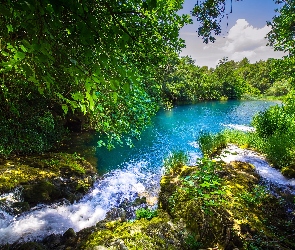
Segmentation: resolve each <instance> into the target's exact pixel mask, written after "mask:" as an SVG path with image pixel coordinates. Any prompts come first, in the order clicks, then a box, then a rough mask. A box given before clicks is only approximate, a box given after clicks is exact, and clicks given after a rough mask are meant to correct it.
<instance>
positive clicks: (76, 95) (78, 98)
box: [72, 92, 84, 101]
mask: <svg viewBox="0 0 295 250" xmlns="http://www.w3.org/2000/svg"><path fill="white" fill-rule="evenodd" d="M72 98H73V99H74V100H75V101H83V100H84V95H83V94H82V93H80V92H76V93H73V94H72Z"/></svg>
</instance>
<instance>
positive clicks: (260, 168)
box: [221, 145, 295, 188]
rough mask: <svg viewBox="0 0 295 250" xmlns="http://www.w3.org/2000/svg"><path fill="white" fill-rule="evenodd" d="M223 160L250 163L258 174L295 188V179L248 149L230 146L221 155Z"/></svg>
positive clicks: (276, 182) (271, 180)
mask: <svg viewBox="0 0 295 250" xmlns="http://www.w3.org/2000/svg"><path fill="white" fill-rule="evenodd" d="M221 159H222V160H223V161H225V162H227V163H229V162H231V161H242V162H248V163H251V164H253V165H254V166H255V168H256V171H257V173H258V174H259V175H260V176H261V177H262V178H265V179H266V180H267V181H270V182H272V183H274V184H279V185H284V186H289V187H293V188H295V179H288V178H286V177H285V176H283V175H282V173H281V172H280V171H279V170H277V169H275V168H273V167H271V166H270V165H269V163H268V162H267V161H266V160H265V158H264V157H263V156H262V155H260V154H258V153H256V152H254V151H252V150H247V149H241V148H239V147H237V146H235V145H229V146H228V147H227V148H226V149H224V150H223V151H222V153H221Z"/></svg>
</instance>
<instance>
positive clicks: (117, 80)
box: [0, 0, 190, 151]
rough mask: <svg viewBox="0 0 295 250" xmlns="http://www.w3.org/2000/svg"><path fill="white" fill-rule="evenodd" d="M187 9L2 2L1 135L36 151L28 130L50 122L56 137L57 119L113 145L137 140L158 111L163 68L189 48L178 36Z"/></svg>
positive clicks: (162, 0) (75, 0)
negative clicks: (173, 54) (79, 124)
mask: <svg viewBox="0 0 295 250" xmlns="http://www.w3.org/2000/svg"><path fill="white" fill-rule="evenodd" d="M182 3H183V1H182V0H168V1H166V0H157V1H156V0H146V1H140V0H133V1H130V0H123V1H117V0H106V1H101V0H90V1H88V0H87V1H86V0H70V1H68V0H67V1H65V0H62V1H55V0H44V1H36V0H10V1H2V2H1V8H0V30H1V32H0V34H1V35H0V50H1V52H0V65H1V68H0V78H1V88H0V92H1V95H0V102H1V108H0V109H1V121H2V123H1V124H0V127H1V130H2V131H4V130H5V131H6V132H9V131H10V133H9V134H10V135H11V136H13V135H14V136H13V137H14V138H15V137H17V138H21V139H19V141H18V144H19V148H20V147H21V148H23V149H25V148H26V147H27V146H28V145H27V144H30V145H32V141H31V142H29V141H30V140H29V138H30V136H29V137H27V136H26V135H25V134H26V132H25V130H29V131H31V132H32V133H33V134H36V135H37V134H39V132H38V131H40V130H42V131H43V130H44V127H42V126H41V125H40V124H44V126H45V127H46V126H47V127H48V129H49V128H51V129H49V131H50V133H53V130H55V129H54V126H56V122H57V120H58V119H59V120H63V119H64V118H63V116H65V115H66V116H67V117H72V116H73V115H75V117H83V121H84V123H85V124H87V126H88V127H91V128H95V129H97V130H98V131H99V132H101V133H102V134H105V135H107V136H108V138H109V142H111V143H110V144H109V145H111V144H112V141H113V140H117V141H120V138H121V135H122V134H124V133H127V132H128V133H129V132H131V133H130V134H131V136H138V135H139V131H140V130H141V129H142V128H143V127H144V126H145V125H146V124H147V123H148V121H149V118H150V116H151V114H153V113H154V112H155V110H156V107H155V104H154V102H153V101H152V98H153V97H152V96H151V95H150V92H152V91H153V88H155V87H156V86H157V84H156V81H155V72H156V69H157V68H158V67H159V66H160V65H162V64H165V61H166V59H167V58H166V54H167V52H168V51H179V50H180V49H181V48H182V47H183V46H184V45H183V41H182V40H181V39H179V38H178V31H179V29H180V28H181V27H182V26H183V25H184V24H185V23H188V22H190V19H189V16H188V15H183V16H179V15H178V14H177V13H176V12H177V11H178V10H179V9H180V8H181V7H182ZM30 110H32V112H30ZM57 117H58V119H57ZM75 119H76V118H75ZM33 120H34V122H33V124H31V121H33ZM49 120H50V121H51V122H50V126H49V125H48V123H46V122H45V123H44V122H43V123H42V122H41V121H49ZM4 121H6V122H4ZM24 121H28V122H27V124H26V125H25V126H23V124H25V123H26V122H24ZM28 127H29V129H28ZM11 131H14V132H11ZM11 133H12V134H11ZM15 133H16V134H15ZM31 136H33V135H31ZM33 137H34V136H33ZM37 137H38V136H37ZM39 139H40V138H39ZM39 139H38V140H39ZM43 139H44V138H43ZM43 139H40V140H43ZM54 140H56V138H54ZM25 141H27V143H24V142H25ZM128 141H129V139H128ZM2 143H8V144H9V139H7V140H6V141H5V142H3V141H2ZM36 144H38V143H37V142H36ZM49 144H50V143H49ZM21 145H22V146H21ZM37 147H39V146H37ZM44 148H47V147H46V146H44V147H43V148H42V146H40V150H42V149H44ZM5 150H8V151H9V145H6V149H5ZM11 150H13V149H11ZM34 150H36V149H34ZM0 151H1V149H0Z"/></svg>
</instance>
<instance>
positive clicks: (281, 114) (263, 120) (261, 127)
mask: <svg viewBox="0 0 295 250" xmlns="http://www.w3.org/2000/svg"><path fill="white" fill-rule="evenodd" d="M293 121H294V119H293V115H292V114H290V113H287V112H286V111H285V107H284V106H278V105H276V106H273V107H270V108H269V109H267V110H266V111H263V112H259V113H258V114H257V115H255V116H254V118H253V121H252V125H253V126H254V127H255V129H256V132H257V133H258V135H259V136H260V137H263V138H267V137H269V136H272V135H273V134H275V133H286V131H288V130H289V129H291V128H292V127H294V125H293Z"/></svg>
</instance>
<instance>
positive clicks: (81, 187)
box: [0, 0, 295, 249]
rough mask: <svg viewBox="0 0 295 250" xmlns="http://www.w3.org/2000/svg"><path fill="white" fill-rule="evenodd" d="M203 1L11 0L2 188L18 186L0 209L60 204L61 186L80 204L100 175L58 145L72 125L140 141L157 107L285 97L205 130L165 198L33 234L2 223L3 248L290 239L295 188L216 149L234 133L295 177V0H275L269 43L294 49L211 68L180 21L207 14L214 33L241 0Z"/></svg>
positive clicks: (209, 36)
mask: <svg viewBox="0 0 295 250" xmlns="http://www.w3.org/2000/svg"><path fill="white" fill-rule="evenodd" d="M245 1H246V0H245ZM195 2H196V4H195V7H194V8H193V9H192V10H191V12H190V13H187V14H183V15H179V14H178V11H179V10H181V9H182V6H183V3H184V0H120V1H119V0H106V1H103V0H70V1H66V0H61V1H56V0H42V1H36V0H9V1H1V7H0V135H1V136H0V195H2V194H3V195H4V193H7V192H15V193H17V194H16V195H15V194H14V197H16V196H18V197H20V198H19V199H18V200H17V199H16V200H14V201H13V202H12V203H9V202H10V200H9V199H8V198H3V197H4V196H3V197H2V196H0V220H3V221H4V219H6V218H10V217H11V216H15V217H13V218H14V219H11V220H10V221H13V220H17V219H19V218H20V219H22V213H23V212H26V213H30V209H31V208H34V207H35V206H36V205H38V204H39V203H40V202H41V203H42V204H43V203H44V204H46V205H48V206H50V205H52V204H53V202H56V201H59V202H60V201H61V200H62V199H64V198H65V199H66V200H67V201H68V203H66V202H64V201H62V202H61V203H58V205H56V207H58V206H71V205H73V204H74V205H76V202H77V201H79V200H81V199H82V197H83V195H85V194H86V193H87V192H88V191H89V190H91V189H92V188H93V185H94V183H97V180H102V179H103V178H101V179H99V178H100V177H97V170H96V169H95V166H92V165H91V164H90V163H89V162H87V161H86V160H85V159H84V157H83V156H81V155H80V154H79V153H75V154H66V153H61V152H59V149H60V147H61V146H62V145H63V143H64V141H65V140H66V139H68V138H71V135H73V134H82V133H83V132H95V136H97V137H96V138H98V140H97V142H96V146H97V147H102V148H107V149H108V150H115V149H116V148H119V147H122V148H123V147H125V146H126V145H127V146H129V147H130V149H131V148H132V147H133V146H134V142H136V141H138V140H140V138H141V134H142V132H143V131H145V129H146V128H147V127H148V126H149V125H150V124H151V121H152V119H153V117H155V116H156V115H157V114H158V113H159V112H160V111H163V110H168V111H169V110H172V109H173V107H177V106H181V105H188V104H198V103H202V102H205V101H208V102H209V101H210V102H211V101H212V102H213V101H222V102H224V103H226V102H227V101H231V100H275V101H278V105H274V106H271V107H270V108H268V109H266V110H264V111H260V112H258V113H257V114H255V116H254V117H253V120H252V122H251V126H252V127H253V128H254V130H255V132H253V133H252V132H251V133H245V132H241V131H235V130H223V131H220V132H218V133H211V132H210V133H209V132H208V133H207V132H204V133H201V134H200V135H199V137H198V145H199V147H200V150H201V151H202V155H203V156H204V157H203V158H200V159H199V160H197V163H196V165H194V166H188V156H187V154H186V153H184V152H174V153H172V154H170V155H169V156H168V157H167V158H166V159H164V160H163V163H159V164H162V165H163V169H164V170H163V172H161V173H163V176H162V178H161V180H160V184H159V185H160V188H159V189H160V193H159V197H157V199H158V201H159V202H158V209H156V210H155V209H150V207H149V206H148V205H147V202H146V201H147V197H144V199H142V197H137V198H136V199H134V200H132V201H131V200H129V201H126V200H125V201H123V202H122V203H120V204H116V206H114V207H113V208H112V209H110V211H108V212H106V213H104V217H103V220H100V222H97V221H96V222H95V223H93V224H92V225H90V226H92V227H91V228H87V227H86V226H85V227H84V228H86V229H85V230H84V228H83V230H81V231H80V232H79V233H78V232H77V234H76V232H75V231H74V229H72V228H70V229H68V230H63V232H62V234H61V231H59V232H58V233H56V234H55V233H54V234H52V235H53V236H52V235H50V236H49V237H52V238H48V237H47V238H46V237H45V236H44V237H45V239H44V237H43V238H42V239H41V240H40V237H41V236H39V238H38V237H37V238H38V239H37V240H36V239H34V238H33V240H31V239H30V237H28V238H24V239H25V240H24V239H23V238H22V236H20V237H21V239H22V240H24V241H22V240H19V241H18V242H16V243H14V241H13V240H10V241H9V240H7V242H5V240H4V238H5V237H1V236H2V235H6V234H7V235H8V234H9V232H8V231H9V230H10V229H9V227H10V225H13V223H12V222H11V224H9V225H8V224H7V226H6V224H4V222H3V225H4V226H3V227H2V226H1V228H0V248H1V246H2V245H3V246H4V247H6V248H4V249H57V248H56V247H57V246H60V247H61V248H59V249H165V248H167V249H203V247H206V248H207V247H212V246H213V245H215V246H217V245H218V246H219V247H220V248H214V249H294V248H293V247H295V242H294V240H293V237H294V211H295V210H294V206H295V200H294V193H292V192H291V191H290V192H289V193H288V192H285V191H282V190H281V189H280V188H273V189H271V190H272V191H273V190H275V191H273V193H269V192H267V190H266V188H265V187H264V186H262V185H261V179H260V178H259V177H258V174H256V173H254V167H253V165H252V164H248V163H241V162H239V161H238V160H236V161H235V162H233V163H232V162H231V163H228V164H226V163H225V162H220V161H219V160H216V159H215V158H214V157H216V156H217V155H219V154H220V153H221V152H223V151H222V150H224V149H226V147H227V145H228V144H235V145H238V146H240V148H242V149H247V150H254V151H255V152H257V153H260V154H262V155H263V157H265V159H267V161H268V162H269V163H270V164H271V166H272V167H275V168H276V169H278V170H279V171H280V172H281V173H282V174H283V175H284V176H285V177H287V178H295V132H294V131H295V89H294V87H295V80H294V79H295V70H294V69H295V57H294V54H295V39H294V38H295V14H294V13H295V1H294V0H279V1H278V0H276V1H275V2H276V3H277V4H279V5H280V8H278V9H277V10H276V12H277V15H275V16H274V17H273V19H272V20H271V21H269V22H268V23H267V25H268V26H269V27H270V28H271V31H270V32H269V33H268V34H267V39H268V45H269V46H271V47H272V48H273V49H274V50H277V51H283V52H285V55H286V56H284V57H283V58H281V59H274V58H269V59H267V60H260V61H257V62H250V60H249V59H248V58H246V57H245V58H243V59H242V60H240V61H233V60H229V59H228V58H227V57H223V58H220V60H219V63H218V64H217V66H216V67H215V68H209V67H207V66H202V67H201V66H198V65H196V63H195V61H194V60H193V59H192V58H191V57H190V56H185V57H181V56H180V51H181V49H182V48H184V47H185V41H184V40H182V39H181V38H179V30H180V29H181V28H182V27H184V26H185V25H187V24H192V23H198V28H197V30H196V32H197V34H198V36H200V37H201V38H202V39H203V42H204V43H209V42H214V41H215V39H216V36H218V35H220V34H221V20H222V19H223V18H225V16H226V15H228V14H230V13H226V12H225V6H226V5H227V6H231V7H232V4H233V3H232V1H227V0H216V1H212V0H201V1H195ZM237 4H238V3H237ZM18 164H19V165H18ZM28 166H29V167H28ZM138 171H140V170H138ZM134 172H136V171H134ZM128 178H129V176H127V178H126V179H128ZM105 179H107V177H106V178H105ZM130 179H131V180H133V179H132V178H131V177H130ZM114 182H115V181H114ZM132 185H133V184H132ZM132 185H131V184H130V185H129V186H132ZM136 185H138V183H136ZM122 186H123V184H122ZM133 186H135V185H133ZM269 186H271V185H269ZM120 188H121V187H120ZM19 190H21V191H19ZM122 190H123V188H122ZM122 190H119V191H118V193H120V192H122V193H123V191H122ZM19 192H20V193H21V194H19ZM99 192H100V191H99ZM99 192H98V193H99ZM126 192H127V191H126ZM276 192H277V193H276ZM284 192H285V193H284ZM138 193H140V192H137V191H136V195H138ZM274 193H276V195H274ZM1 197H2V198H1ZM143 200H144V201H143ZM63 202H64V203H63ZM70 204H71V205H70ZM74 205H73V206H74ZM44 206H45V205H44ZM77 206H78V205H77ZM85 206H86V205H85ZM287 207H288V209H289V210H288V209H287ZM236 208H238V209H236ZM38 209H39V208H36V210H38ZM42 209H43V208H40V210H42ZM48 209H49V208H48ZM50 209H51V207H50ZM132 209H133V210H132ZM136 209H137V210H136ZM94 210H95V209H94ZM94 210H93V211H92V210H91V212H89V211H90V210H87V213H85V214H87V215H88V214H92V213H93V214H95V213H96V212H97V211H96V210H95V212H94ZM131 210H132V211H131ZM135 210H136V211H135ZM287 210H288V211H289V212H286V211H287ZM1 211H2V212H1ZM38 211H39V210H38ZM42 211H43V210H42ZM122 211H123V212H122ZM130 211H131V212H130ZM189 211H191V212H189ZM268 211H269V214H268V215H265V214H267V212H268ZM128 213H131V214H132V213H133V215H132V216H133V217H132V216H131V215H130V217H128ZM235 213H237V214H235ZM49 214H50V213H49ZM135 214H136V216H135ZM233 214H234V215H233ZM19 215H20V216H19ZM275 215H277V216H278V217H277V219H276V220H274V218H276V217H275ZM17 216H19V217H17ZM79 216H80V215H79ZM79 216H77V217H79ZM116 216H117V217H116ZM134 216H135V217H134ZM235 216H236V217H235ZM263 216H266V217H263ZM2 217H3V218H2ZM65 217H66V216H65ZM68 217H70V216H68ZM80 217H81V218H82V217H83V216H82V215H81V216H80ZM11 218H12V217H11ZM15 218H17V219H15ZM118 218H119V219H118ZM290 218H291V219H290ZM141 219H142V220H141ZM88 220H90V219H88ZM141 223H142V224H141ZM74 224H75V223H73V225H74ZM1 225H2V224H1ZM87 225H88V224H87ZM237 225H238V228H239V229H237V227H236V226H237ZM73 227H74V226H73ZM138 228H140V229H138ZM79 229H80V227H79ZM5 230H6V231H5ZM7 230H8V231H7ZM75 230H76V229H75ZM11 231H13V230H11ZM76 231H77V230H76ZM28 234H29V233H28ZM14 236H15V235H14ZM14 236H11V237H14ZM15 237H16V236H15ZM7 239H8V238H7ZM12 239H14V238H12ZM52 239H54V240H55V241H56V242H57V243H56V245H53V244H54V242H55V241H54V240H52ZM42 240H43V241H42ZM26 241H27V242H26ZM122 242H123V243H122ZM1 244H2V245H1ZM10 244H11V245H10ZM124 244H125V245H127V246H128V248H126V246H125V245H124ZM105 246H106V247H108V248H104V247H105ZM99 247H101V248H99ZM124 247H125V248H124ZM146 247H148V248H146ZM268 247H269V248H268ZM210 249H212V248H210Z"/></svg>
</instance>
